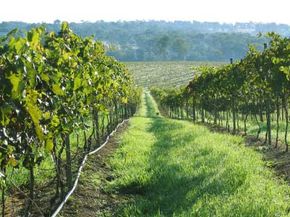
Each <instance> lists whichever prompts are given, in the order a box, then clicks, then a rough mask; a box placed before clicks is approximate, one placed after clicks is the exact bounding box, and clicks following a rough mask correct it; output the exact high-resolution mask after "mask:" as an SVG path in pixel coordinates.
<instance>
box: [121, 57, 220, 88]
mask: <svg viewBox="0 0 290 217" xmlns="http://www.w3.org/2000/svg"><path fill="white" fill-rule="evenodd" d="M125 64H126V65H127V67H128V69H129V70H130V71H131V72H132V74H133V76H134V80H135V82H136V84H137V85H139V86H142V87H154V86H157V87H177V86H182V85H186V84H188V82H189V81H191V80H192V78H193V74H194V71H193V69H192V68H193V66H198V65H204V64H211V65H220V64H223V63H221V62H193V61H175V62H174V61H167V62H126V63H125Z"/></svg>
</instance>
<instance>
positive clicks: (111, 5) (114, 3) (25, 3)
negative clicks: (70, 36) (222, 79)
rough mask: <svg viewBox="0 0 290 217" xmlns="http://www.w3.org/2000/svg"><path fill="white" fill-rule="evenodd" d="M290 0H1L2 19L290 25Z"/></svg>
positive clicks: (0, 15)
mask: <svg viewBox="0 0 290 217" xmlns="http://www.w3.org/2000/svg"><path fill="white" fill-rule="evenodd" d="M289 6H290V0H275V1H273V0H0V22H2V21H24V22H50V23H51V22H53V21H54V20H57V19H58V20H61V21H69V22H82V21H92V22H94V21H97V20H104V21H118V20H167V21H173V20H188V21H193V20H196V21H210V22H221V23H236V22H262V23H269V22H276V23H284V24H290V7H289Z"/></svg>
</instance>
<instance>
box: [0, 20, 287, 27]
mask: <svg viewBox="0 0 290 217" xmlns="http://www.w3.org/2000/svg"><path fill="white" fill-rule="evenodd" d="M56 21H59V22H68V23H77V24H82V23H97V22H105V23H125V22H166V23H175V22H189V23H194V22H197V23H218V24H220V25H236V24H245V23H247V24H248V23H249V24H262V25H267V24H276V25H287V26H290V23H278V22H255V21H245V22H220V21H207V20H157V19H147V20H146V19H143V20H141V19H140V20H139V19H136V20H80V21H68V20H61V19H55V20H54V21H48V22H47V21H35V22H33V21H31V22H29V21H22V20H4V21H0V23H5V22H7V23H8V22H15V23H28V24H53V23H55V22H56Z"/></svg>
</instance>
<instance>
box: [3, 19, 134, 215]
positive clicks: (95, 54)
mask: <svg viewBox="0 0 290 217" xmlns="http://www.w3.org/2000/svg"><path fill="white" fill-rule="evenodd" d="M0 53H1V57H0V83H1V88H0V114H1V115H0V117H1V119H0V120H1V127H0V143H1V149H0V156H1V159H0V160H1V189H2V191H1V198H2V209H1V211H2V216H5V214H6V213H7V214H8V215H9V216H19V215H21V216H31V215H33V216H50V215H52V213H53V212H54V211H55V209H56V208H57V206H58V205H59V204H60V202H61V201H62V200H63V199H64V198H65V196H66V194H67V193H68V192H69V191H70V190H71V189H72V188H73V184H74V182H75V180H76V177H77V172H78V170H79V166H80V164H81V163H82V161H83V159H84V157H85V156H86V155H87V154H88V153H89V152H90V151H92V150H94V149H95V148H97V147H98V146H100V145H101V144H102V142H103V141H104V140H105V139H106V137H107V136H108V135H109V134H110V133H111V132H112V131H113V130H114V128H115V127H116V126H117V124H118V123H120V122H121V121H122V120H124V119H127V118H129V117H130V116H132V115H133V114H134V112H135V110H136V105H137V104H138V101H139V98H140V96H139V95H140V91H138V90H137V89H136V88H135V86H134V84H133V81H132V78H131V75H130V74H129V72H128V71H127V69H126V68H125V67H124V66H123V65H122V64H120V63H118V62H117V61H116V60H114V59H113V58H111V57H108V56H106V54H105V50H104V47H103V45H102V44H101V43H99V42H96V41H94V40H93V38H81V37H79V36H78V35H76V34H74V33H73V32H72V31H71V29H70V28H69V26H68V24H67V23H63V24H62V26H61V31H60V32H58V33H55V32H46V31H45V29H44V28H43V27H38V28H35V29H31V30H30V31H29V32H27V33H26V34H25V35H23V34H20V33H18V32H17V31H16V30H14V31H12V32H10V33H9V34H7V35H6V36H4V37H2V38H1V40H0Z"/></svg>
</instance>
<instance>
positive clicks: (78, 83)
mask: <svg viewBox="0 0 290 217" xmlns="http://www.w3.org/2000/svg"><path fill="white" fill-rule="evenodd" d="M81 86H82V79H81V78H80V77H79V76H77V77H76V78H75V79H74V90H77V89H79V88H80V87H81Z"/></svg>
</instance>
